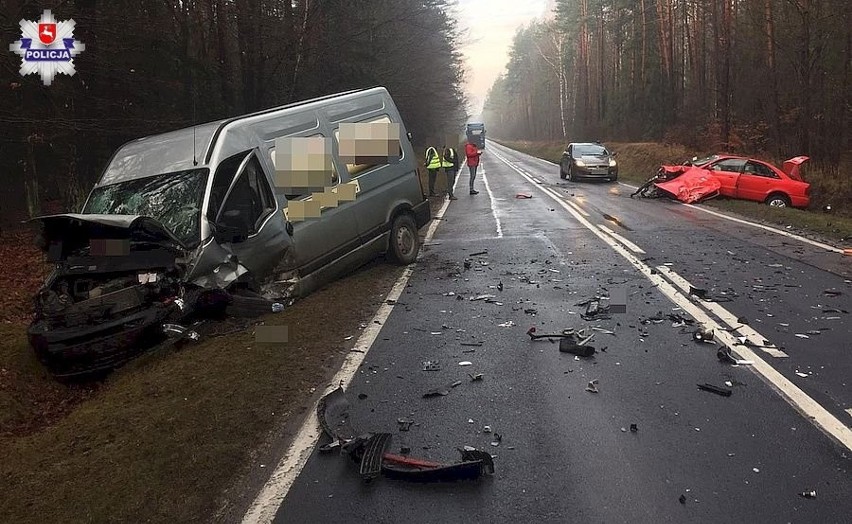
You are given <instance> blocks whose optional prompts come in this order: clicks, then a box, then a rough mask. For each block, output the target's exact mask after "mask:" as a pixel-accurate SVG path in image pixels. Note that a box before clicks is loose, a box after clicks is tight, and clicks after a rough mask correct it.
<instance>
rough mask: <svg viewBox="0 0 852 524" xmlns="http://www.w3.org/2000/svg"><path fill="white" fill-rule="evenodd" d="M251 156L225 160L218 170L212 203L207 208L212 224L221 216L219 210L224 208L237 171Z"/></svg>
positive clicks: (214, 177)
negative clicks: (223, 202)
mask: <svg viewBox="0 0 852 524" xmlns="http://www.w3.org/2000/svg"><path fill="white" fill-rule="evenodd" d="M250 154H251V152H250V151H246V152H243V153H239V154H236V155H234V156H232V157H230V158H227V159H225V160H223V161H222V162H221V163H220V164H219V167H218V168H217V169H216V173H215V174H214V175H213V187H212V189H211V191H210V201H209V204H208V206H207V219H208V220H210V221H211V222H213V221H215V220H216V215H217V214H219V208H220V207H222V201H223V200H224V199H225V194H226V193H227V192H228V188H229V187H230V186H231V182H232V181H233V180H234V177H235V176H237V169H239V168H240V164H242V162H243V160H245V158H246V157H247V156H248V155H250Z"/></svg>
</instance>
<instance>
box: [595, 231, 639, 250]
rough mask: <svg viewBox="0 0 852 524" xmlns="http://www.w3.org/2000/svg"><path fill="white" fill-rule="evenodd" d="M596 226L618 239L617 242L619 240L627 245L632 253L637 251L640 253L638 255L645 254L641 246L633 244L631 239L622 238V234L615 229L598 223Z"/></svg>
mask: <svg viewBox="0 0 852 524" xmlns="http://www.w3.org/2000/svg"><path fill="white" fill-rule="evenodd" d="M598 227H599V228H601V229H602V230H603V231H604V232H605V233H607V234H609V236H611V237H612V238H614V239H616V240H618V241H619V242H621V243H622V244H624V245H625V246H627V249H629V250H630V251H633V252H634V253H638V254H640V255H644V254H645V250H644V249H642V248H641V247H639V246H637V245H636V244H634V243H633V242H631V241H629V240H627V239H626V238H624V237H623V236H621V235H619V234H618V233H616V232H615V231H613V230H612V229H610V228H608V227H606V226H605V225H603V224H598Z"/></svg>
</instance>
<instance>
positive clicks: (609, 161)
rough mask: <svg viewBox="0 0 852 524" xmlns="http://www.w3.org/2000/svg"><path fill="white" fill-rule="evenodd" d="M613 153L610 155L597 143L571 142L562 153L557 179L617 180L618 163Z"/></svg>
mask: <svg viewBox="0 0 852 524" xmlns="http://www.w3.org/2000/svg"><path fill="white" fill-rule="evenodd" d="M614 157H615V153H610V152H609V151H607V149H606V148H605V147H604V146H603V145H601V144H599V143H597V142H572V143H570V144H568V147H566V148H565V151H564V152H563V153H562V160H561V162H560V163H559V178H562V179H568V180H571V181H575V180H578V179H580V178H599V179H605V180H608V181H610V182H615V181H616V180H618V163H617V162H616V161H615V158H614Z"/></svg>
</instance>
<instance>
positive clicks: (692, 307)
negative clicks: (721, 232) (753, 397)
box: [495, 154, 852, 451]
mask: <svg viewBox="0 0 852 524" xmlns="http://www.w3.org/2000/svg"><path fill="white" fill-rule="evenodd" d="M495 156H497V157H498V158H500V159H501V160H503V162H504V163H505V164H506V165H507V166H509V167H510V168H512V169H513V170H514V171H515V172H517V173H518V174H519V175H521V176H522V177H524V178H525V179H526V180H527V181H528V182H530V183H531V184H533V185H534V186H536V187H538V189H540V190H541V191H542V192H544V193H545V194H546V195H548V196H549V197H551V198H552V199H553V200H554V201H556V202H557V203H558V204H560V205H561V206H562V207H563V209H565V210H566V211H568V212H569V213H570V214H571V216H573V217H574V218H575V219H576V220H577V221H578V222H579V223H580V224H582V225H583V226H584V227H586V229H588V230H589V231H591V232H592V234H594V235H595V236H597V237H598V238H600V239H601V240H603V241H604V242H605V243H606V244H607V245H608V246H610V247H611V248H612V249H613V250H614V251H615V252H617V253H619V254H620V255H621V256H622V257H624V258H625V259H627V261H628V262H630V263H631V264H632V265H633V266H634V267H635V268H636V269H637V270H638V271H639V272H640V273H641V274H642V275H644V276H645V277H646V278H647V279H648V280H650V281H651V283H653V284H654V285H655V287H656V288H657V289H659V290H660V292H661V293H663V295H665V296H666V297H667V298H668V299H669V300H671V301H672V302H674V303H675V304H676V305H678V306H680V307H681V308H682V309H683V310H684V311H686V312H687V313H689V314H690V315H691V316H692V317H693V318H694V319H695V320H696V321H698V322H699V323H701V324H703V325H704V326H705V327H706V328H709V329H713V330H714V332H715V333H716V338H717V339H718V340H719V341H720V342H721V343H723V344H724V345H725V346H726V347H728V348H729V349H731V350H732V351H735V352H736V353H737V354H739V355H740V356H742V357H743V358H744V359H746V360H750V361H752V362H753V365H752V366H750V368H751V369H752V370H753V371H755V373H756V374H757V375H758V376H759V377H761V378H762V379H763V380H764V381H765V382H767V383H768V384H769V385H770V386H771V387H772V388H773V389H775V391H777V392H778V393H779V394H780V395H781V397H782V398H784V399H785V400H786V401H787V402H788V403H789V404H790V405H791V406H792V407H793V408H794V409H795V410H797V411H798V412H799V413H801V414H802V416H803V417H804V418H806V419H808V420H810V421H811V422H812V423H813V424H814V425H815V426H816V427H818V428H819V429H820V430H822V431H823V433H825V434H826V435H828V436H829V438H832V439H833V440H834V441H835V442H837V443H839V444H840V445H841V446H843V447H845V448H846V449H847V450H848V451H852V429H850V428H849V427H847V426H846V425H845V424H843V423H842V422H841V421H840V420H839V419H838V418H837V417H835V416H834V415H832V414H831V413H830V412H829V411H828V410H827V409H825V408H824V407H823V406H822V405H820V404H819V403H818V402H817V401H815V400H814V399H812V398H811V397H810V396H808V395H807V393H805V392H804V391H803V390H802V389H800V388H799V387H798V386H796V385H795V384H794V383H793V382H791V381H790V380H789V379H787V378H786V377H784V376H783V375H782V374H781V373H780V372H779V371H778V370H776V369H775V368H774V367H772V366H771V365H769V364H768V363H767V362H766V361H765V360H763V359H762V358H761V357H760V356H759V355H757V354H756V353H755V352H753V351H752V350H751V349H749V348H748V347H746V346H743V345H741V344H740V343H739V340H737V338H736V337H735V336H734V335H733V334H731V333H729V332H728V331H727V330H725V329H723V328H722V327H721V326H720V325H719V323H718V322H716V321H715V320H714V319H713V318H712V317H710V315H709V312H707V311H705V310H704V309H702V308H701V307H700V306H699V305H697V304H696V303H694V302H693V301H692V300H690V299H689V297H688V296H686V295H684V294H683V293H681V292H680V291H678V290H677V289H676V288H675V287H674V284H672V283H670V282H669V281H668V280H666V279H665V278H663V276H661V274H660V273H659V272H657V271H656V270H654V269H652V268H651V267H650V266H648V265H647V264H645V263H644V262H642V261H641V260H640V259H639V258H638V257H636V256H635V255H634V254H633V253H631V252H630V251H629V250H628V249H627V248H626V247H625V246H623V245H622V244H620V243H618V242H617V241H616V240H615V239H614V238H612V237H609V236H608V235H606V233H604V232H603V231H601V230H599V229H598V228H597V227H595V225H594V224H592V223H591V222H590V221H588V220H587V219H585V218H584V217H583V216H582V215H580V214H579V213H577V212H576V211H575V210H574V209H573V208H572V207H571V206H569V205H568V204H567V203H565V201H563V200H562V199H561V198H560V197H559V194H558V193H556V192H555V191H553V190H552V189H550V188H547V187H544V186H541V185H538V184H536V183H535V182H534V181H533V180H532V179H531V177H529V176H527V175H525V174H524V173H522V172H521V171H519V170H518V169H515V167H514V166H512V165H511V164H510V163H509V162H508V161H506V160H505V159H503V158H501V155H499V154H495ZM719 307H721V306H719Z"/></svg>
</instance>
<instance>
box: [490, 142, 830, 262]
mask: <svg viewBox="0 0 852 524" xmlns="http://www.w3.org/2000/svg"><path fill="white" fill-rule="evenodd" d="M502 147H504V148H505V146H502ZM507 149H508V148H507ZM511 151H513V150H511ZM521 154H523V155H526V156H528V157H530V158H532V159H535V160H540V161H542V162H545V163H547V164H550V165H554V166H556V165H558V164H555V163H553V162H550V161H549V160H545V159H543V158H538V157H534V156H532V155H527V154H526V153H521ZM504 161H505V160H504ZM618 183H619V185H622V186H624V187H628V188H630V189H633V190H634V191H635V190H636V189H638V188H639V187H638V186H634V185H631V184H626V183H624V182H618ZM681 205H683V206H686V207H689V208H692V209H696V210H698V211H701V212H702V213H707V214H710V215H713V216H715V217H719V218H722V219H724V220H729V221H731V222H736V223H738V224H743V225H746V226H751V227H756V228H758V229H763V230H764V231H769V232H771V233H775V234H776V235H782V236H785V237H787V238H791V239H793V240H798V241H799V242H803V243H805V244H809V245H811V246H814V247H818V248H820V249H824V250H826V251H831V252H833V253H839V254H841V255H842V254H844V250H843V249H841V248H838V247H834V246H830V245H828V244H825V243H823V242H819V241H816V240H811V239H809V238H805V237H803V236H801V235H797V234H795V233H790V232H789V231H784V230H782V229H778V228H775V227H772V226H767V225H765V224H759V223H757V222H751V221H749V220H743V219H741V218H736V217H732V216H730V215H726V214H724V213H719V212H717V211H713V210H711V209H707V208H704V207H701V206H696V205H694V204H683V203H681Z"/></svg>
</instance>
